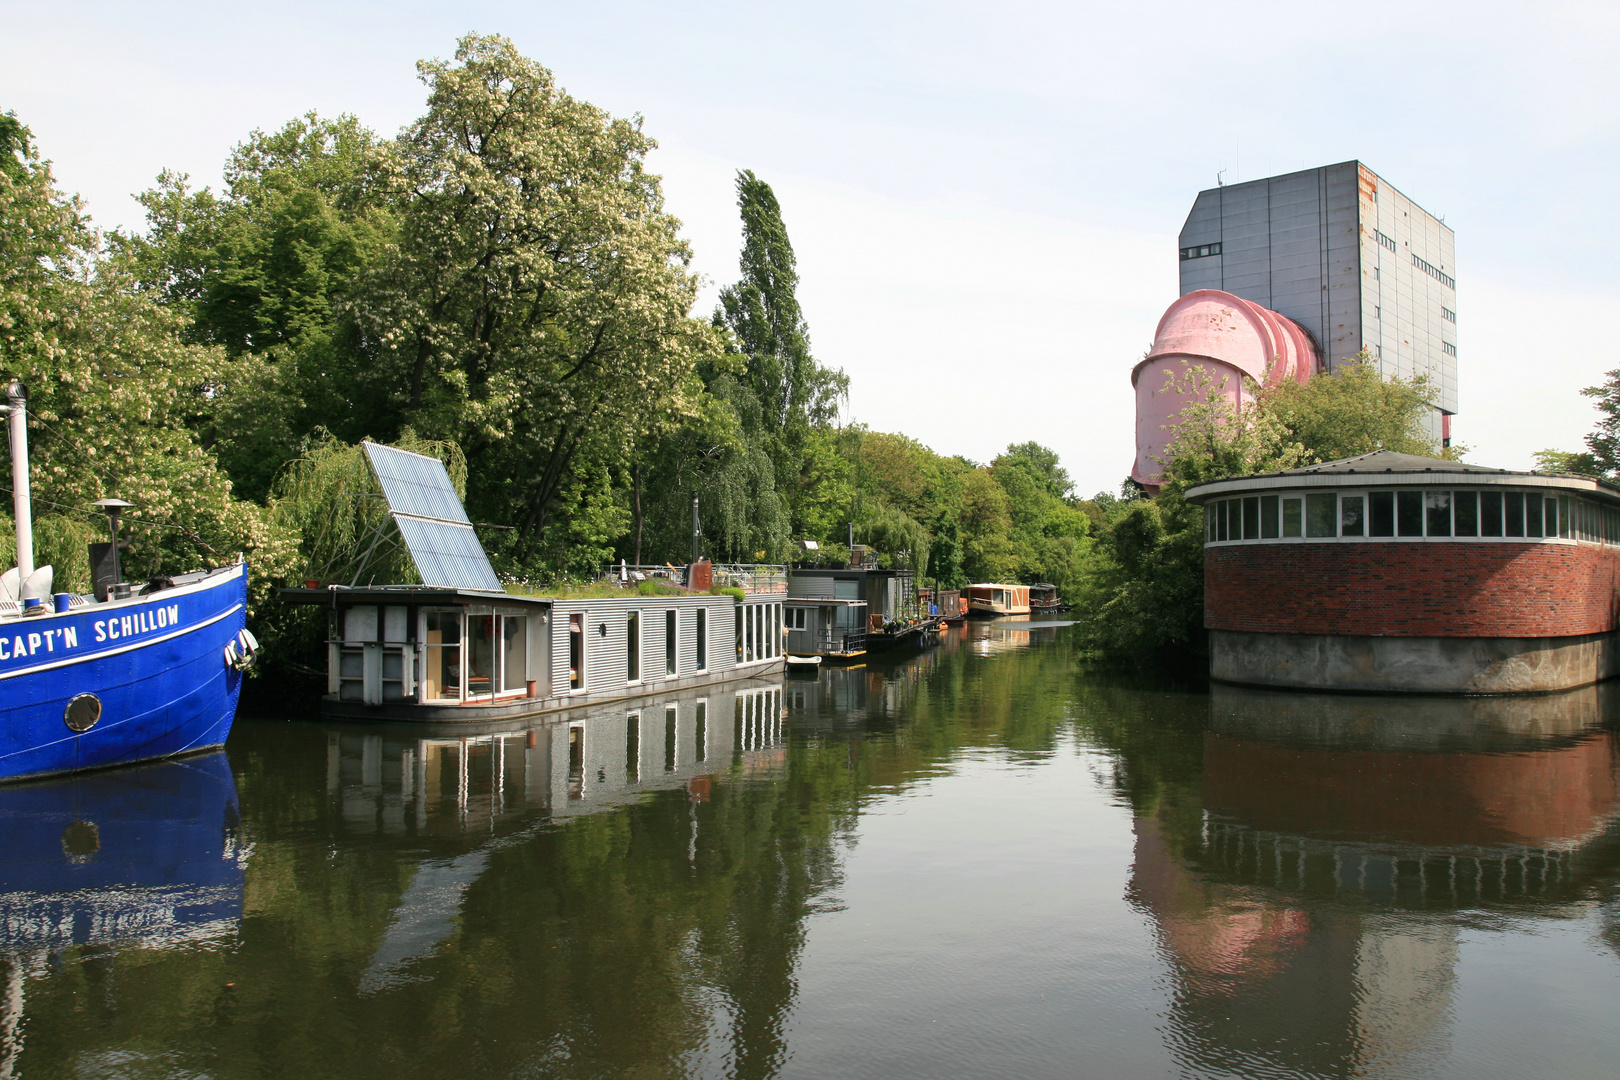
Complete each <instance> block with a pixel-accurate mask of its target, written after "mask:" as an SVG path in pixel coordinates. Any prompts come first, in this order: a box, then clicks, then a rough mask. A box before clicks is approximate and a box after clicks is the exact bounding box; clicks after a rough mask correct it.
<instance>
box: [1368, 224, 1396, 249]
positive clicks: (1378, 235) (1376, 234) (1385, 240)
mask: <svg viewBox="0 0 1620 1080" xmlns="http://www.w3.org/2000/svg"><path fill="white" fill-rule="evenodd" d="M1373 238H1374V239H1376V240H1377V241H1378V242H1379V243H1380V244H1382V245H1383V246H1384V247H1387V248H1389V250H1391V251H1394V250H1395V241H1393V240H1391V239H1390V238H1389V237H1387V236H1385V235H1384V234H1383V233H1382V232H1380V231H1379V230H1377V229H1374V230H1373Z"/></svg>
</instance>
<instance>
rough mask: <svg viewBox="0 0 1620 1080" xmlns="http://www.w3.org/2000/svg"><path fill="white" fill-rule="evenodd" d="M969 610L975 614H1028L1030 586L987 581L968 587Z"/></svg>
mask: <svg viewBox="0 0 1620 1080" xmlns="http://www.w3.org/2000/svg"><path fill="white" fill-rule="evenodd" d="M967 598H968V612H969V613H970V614H973V615H991V616H995V615H1028V614H1029V586H1028V585H1004V584H1000V583H995V582H987V583H982V584H978V585H969V586H968V587H967Z"/></svg>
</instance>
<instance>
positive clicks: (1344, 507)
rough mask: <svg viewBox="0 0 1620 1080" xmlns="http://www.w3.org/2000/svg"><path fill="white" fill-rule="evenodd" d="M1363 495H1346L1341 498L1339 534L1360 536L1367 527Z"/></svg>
mask: <svg viewBox="0 0 1620 1080" xmlns="http://www.w3.org/2000/svg"><path fill="white" fill-rule="evenodd" d="M1363 517H1364V514H1363V511H1362V497H1361V496H1360V495H1346V496H1345V497H1344V498H1342V499H1340V500H1339V535H1340V536H1360V535H1361V534H1362V531H1363V530H1364V529H1365V527H1366V523H1365V522H1364V521H1363Z"/></svg>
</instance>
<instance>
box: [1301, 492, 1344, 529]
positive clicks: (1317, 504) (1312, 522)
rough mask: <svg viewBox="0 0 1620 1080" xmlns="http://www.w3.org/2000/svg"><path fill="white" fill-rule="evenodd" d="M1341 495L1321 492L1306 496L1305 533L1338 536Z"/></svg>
mask: <svg viewBox="0 0 1620 1080" xmlns="http://www.w3.org/2000/svg"><path fill="white" fill-rule="evenodd" d="M1338 501H1339V497H1338V496H1337V495H1335V494H1333V493H1332V492H1330V491H1328V492H1319V493H1316V494H1312V495H1307V496H1305V535H1306V536H1337V535H1339V528H1338V525H1339V523H1338V521H1336V520H1335V519H1336V518H1337V517H1338V510H1339V508H1338V505H1337V504H1338Z"/></svg>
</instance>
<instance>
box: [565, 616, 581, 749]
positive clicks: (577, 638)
mask: <svg viewBox="0 0 1620 1080" xmlns="http://www.w3.org/2000/svg"><path fill="white" fill-rule="evenodd" d="M568 689H570V690H583V689H585V615H584V613H583V612H579V613H576V614H573V615H570V616H568ZM570 730H572V729H570ZM569 738H570V739H572V738H573V736H572V735H570V736H569Z"/></svg>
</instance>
